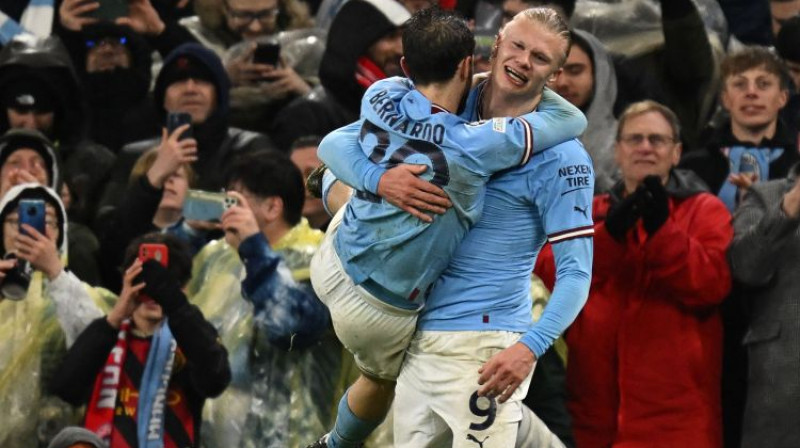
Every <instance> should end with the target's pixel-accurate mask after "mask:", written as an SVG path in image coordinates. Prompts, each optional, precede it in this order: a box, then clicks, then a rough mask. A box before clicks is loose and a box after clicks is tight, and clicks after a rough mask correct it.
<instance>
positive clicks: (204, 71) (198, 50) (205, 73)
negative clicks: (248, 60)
mask: <svg viewBox="0 0 800 448" xmlns="http://www.w3.org/2000/svg"><path fill="white" fill-rule="evenodd" d="M189 78H192V79H199V80H203V81H208V82H210V83H212V84H213V85H214V88H215V90H216V96H217V107H216V110H214V111H213V112H212V115H227V114H228V107H229V102H230V100H229V98H230V96H229V91H230V85H231V83H230V80H229V79H228V74H227V72H225V67H223V65H222V61H220V59H219V57H218V56H217V55H216V54H215V53H214V52H213V51H211V50H209V49H208V48H206V47H204V46H202V45H200V44H198V43H187V44H183V45H181V46H179V47H178V48H176V49H174V50H172V52H171V53H170V54H169V55H167V57H166V59H164V65H163V66H162V67H161V71H160V72H159V73H158V77H157V78H156V85H155V88H154V89H153V99H154V101H155V105H156V108H157V109H158V111H159V113H160V114H162V115H164V116H165V115H166V111H165V110H164V95H165V93H166V90H167V87H169V86H170V85H171V84H173V83H175V82H178V81H182V80H185V79H189Z"/></svg>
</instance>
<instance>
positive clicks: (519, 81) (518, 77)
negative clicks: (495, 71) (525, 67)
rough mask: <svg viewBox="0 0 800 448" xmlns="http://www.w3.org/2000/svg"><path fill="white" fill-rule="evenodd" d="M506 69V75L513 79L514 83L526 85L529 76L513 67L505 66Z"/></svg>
mask: <svg viewBox="0 0 800 448" xmlns="http://www.w3.org/2000/svg"><path fill="white" fill-rule="evenodd" d="M505 70H506V75H508V77H509V78H510V79H511V81H512V82H514V84H517V85H520V86H521V85H524V84H525V83H526V82H528V77H526V76H524V75H521V74H519V73H517V72H515V71H514V70H512V69H511V68H509V67H505Z"/></svg>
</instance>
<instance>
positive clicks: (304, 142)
mask: <svg viewBox="0 0 800 448" xmlns="http://www.w3.org/2000/svg"><path fill="white" fill-rule="evenodd" d="M321 141H322V138H321V137H320V136H318V135H304V136H302V137H298V138H297V139H295V141H293V142H292V147H291V148H290V149H291V151H289V152H290V153H291V152H292V151H294V150H295V149H297V148H308V147H309V146H319V143H320V142H321Z"/></svg>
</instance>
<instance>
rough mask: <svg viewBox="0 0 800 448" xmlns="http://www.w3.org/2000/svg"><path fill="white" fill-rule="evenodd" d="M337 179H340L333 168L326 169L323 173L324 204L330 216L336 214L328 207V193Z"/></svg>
mask: <svg viewBox="0 0 800 448" xmlns="http://www.w3.org/2000/svg"><path fill="white" fill-rule="evenodd" d="M337 180H339V179H337V178H336V176H335V175H334V174H333V172H331V170H325V173H324V174H323V175H322V206H323V207H325V211H326V212H327V213H328V216H333V215H334V214H335V213H333V212H331V209H329V208H328V193H330V192H331V187H332V186H333V184H334V183H335V182H336V181H337Z"/></svg>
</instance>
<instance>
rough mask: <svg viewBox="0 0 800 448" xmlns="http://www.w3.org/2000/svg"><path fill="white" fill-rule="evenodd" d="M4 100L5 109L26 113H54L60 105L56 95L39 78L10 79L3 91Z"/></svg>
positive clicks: (19, 77)
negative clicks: (32, 111)
mask: <svg viewBox="0 0 800 448" xmlns="http://www.w3.org/2000/svg"><path fill="white" fill-rule="evenodd" d="M2 98H3V99H2V102H3V107H4V108H5V109H16V110H18V111H25V112H27V111H30V110H34V111H36V112H54V111H55V109H56V105H57V103H58V100H57V99H56V96H55V93H54V92H53V90H52V89H51V88H50V87H48V86H47V83H46V82H44V81H43V80H42V79H40V78H38V77H35V76H25V75H20V76H17V77H15V78H12V79H9V80H8V83H7V84H6V86H5V88H4V89H3V97H2ZM4 112H5V111H4Z"/></svg>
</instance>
